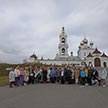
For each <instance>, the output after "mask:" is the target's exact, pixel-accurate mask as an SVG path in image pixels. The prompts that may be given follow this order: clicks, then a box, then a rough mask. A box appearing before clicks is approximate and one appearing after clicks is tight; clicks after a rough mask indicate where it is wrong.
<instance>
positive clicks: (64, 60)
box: [23, 27, 108, 67]
mask: <svg viewBox="0 0 108 108" xmlns="http://www.w3.org/2000/svg"><path fill="white" fill-rule="evenodd" d="M59 39H60V43H59V45H58V50H59V53H58V54H56V57H55V58H54V59H43V58H41V59H38V58H37V56H36V55H35V54H33V55H31V56H30V58H29V59H26V60H24V61H23V62H24V63H42V64H48V65H63V64H67V65H82V64H83V63H85V64H86V65H93V66H95V67H108V56H107V55H106V54H105V53H102V52H100V51H99V50H98V49H97V48H94V43H93V42H92V41H91V42H90V43H89V42H88V40H87V38H86V37H84V39H83V40H82V42H81V43H80V45H79V47H78V52H77V56H73V52H71V55H70V56H69V54H68V47H69V46H68V43H67V35H66V33H65V30H64V27H62V31H61V33H60V36H59Z"/></svg>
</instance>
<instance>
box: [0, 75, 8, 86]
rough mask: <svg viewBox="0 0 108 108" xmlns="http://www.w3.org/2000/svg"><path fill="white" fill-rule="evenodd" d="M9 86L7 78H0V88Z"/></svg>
mask: <svg viewBox="0 0 108 108" xmlns="http://www.w3.org/2000/svg"><path fill="white" fill-rule="evenodd" d="M6 85H9V79H8V76H0V87H1V86H6Z"/></svg>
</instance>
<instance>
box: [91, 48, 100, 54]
mask: <svg viewBox="0 0 108 108" xmlns="http://www.w3.org/2000/svg"><path fill="white" fill-rule="evenodd" d="M92 54H101V52H100V51H99V50H98V49H97V48H96V49H95V51H94V52H93V53H92Z"/></svg>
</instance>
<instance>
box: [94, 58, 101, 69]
mask: <svg viewBox="0 0 108 108" xmlns="http://www.w3.org/2000/svg"><path fill="white" fill-rule="evenodd" d="M94 66H95V67H101V60H100V58H95V59H94Z"/></svg>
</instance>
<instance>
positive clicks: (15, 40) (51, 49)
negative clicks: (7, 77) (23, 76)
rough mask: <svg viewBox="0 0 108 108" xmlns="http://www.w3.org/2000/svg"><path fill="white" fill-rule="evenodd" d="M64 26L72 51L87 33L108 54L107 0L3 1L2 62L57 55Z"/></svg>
mask: <svg viewBox="0 0 108 108" xmlns="http://www.w3.org/2000/svg"><path fill="white" fill-rule="evenodd" d="M62 26H64V27H65V31H66V33H67V36H68V44H69V53H70V52H71V51H73V53H74V55H77V50H78V46H79V44H80V42H81V41H82V39H83V38H84V36H85V35H86V37H87V38H88V40H89V41H91V40H92V41H93V42H94V43H95V47H98V49H99V50H100V51H102V52H105V53H106V54H108V0H0V62H8V63H20V62H22V61H23V59H26V58H29V56H30V55H31V54H33V52H34V53H35V54H36V55H37V56H38V57H39V58H41V57H42V56H43V57H44V58H55V55H56V53H58V44H59V34H60V32H61V28H62Z"/></svg>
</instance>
